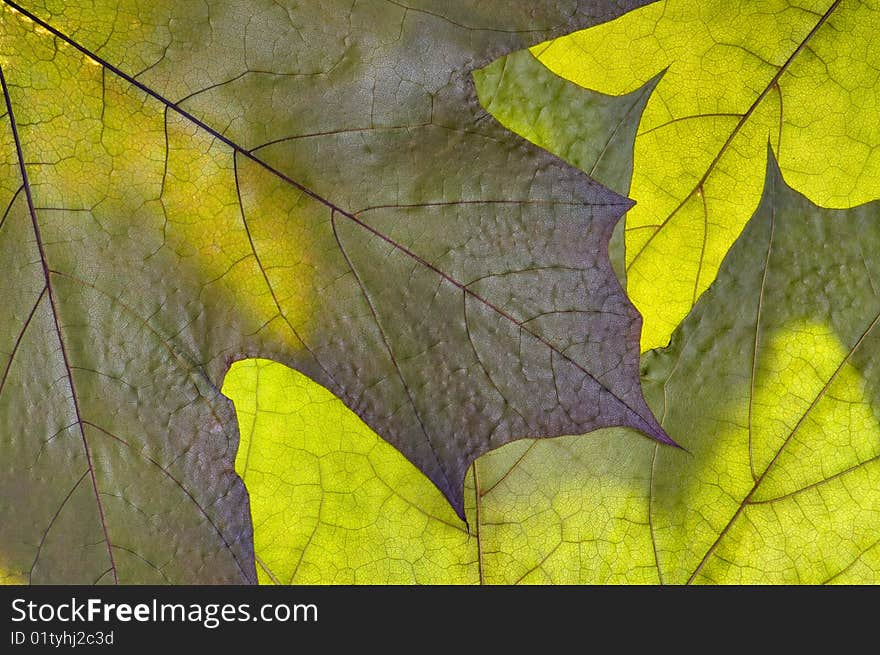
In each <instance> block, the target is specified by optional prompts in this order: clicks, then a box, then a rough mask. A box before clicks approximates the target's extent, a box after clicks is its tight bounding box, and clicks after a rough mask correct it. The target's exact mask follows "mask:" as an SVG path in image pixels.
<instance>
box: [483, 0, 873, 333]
mask: <svg viewBox="0 0 880 655" xmlns="http://www.w3.org/2000/svg"><path fill="white" fill-rule="evenodd" d="M878 30H880V7H878V6H877V4H876V3H874V2H858V1H855V0H852V1H850V0H834V1H832V0H816V1H810V2H807V3H792V2H787V1H780V0H773V1H768V2H750V3H734V4H731V3H730V2H724V1H721V0H712V1H710V2H694V1H692V0H666V1H663V2H658V3H655V4H651V5H648V6H646V7H643V8H641V9H638V10H636V11H633V12H630V13H628V14H627V15H626V16H623V17H622V18H620V19H618V20H616V21H613V22H611V23H607V24H604V25H600V26H597V27H594V28H590V29H587V30H584V31H582V32H578V33H576V34H572V35H569V36H566V37H561V38H558V39H556V40H554V41H550V42H547V43H545V44H541V45H539V46H536V47H534V48H532V53H533V54H534V55H535V56H537V57H538V58H539V59H540V61H541V62H542V63H544V64H545V65H546V66H548V67H549V68H550V69H551V70H552V71H554V72H555V73H557V74H558V75H560V76H562V77H563V78H566V79H568V80H571V81H573V82H575V83H577V84H578V85H580V86H581V87H585V88H587V89H591V90H594V91H600V92H603V93H608V94H623V93H630V92H635V91H636V90H638V89H639V88H641V87H643V85H646V84H647V85H648V86H649V87H653V85H654V83H656V88H654V89H653V90H652V91H651V97H650V100H649V101H648V103H647V105H646V106H645V108H644V112H643V113H642V115H641V120H640V123H639V128H638V135H637V137H636V139H635V149H634V155H633V156H634V162H633V177H632V187H631V192H630V195H631V196H632V198H633V199H634V200H636V202H637V205H636V206H635V208H633V209H632V210H631V211H630V212H629V213H628V214H627V218H626V269H627V291H628V293H629V295H630V297H631V298H632V299H633V302H634V303H635V305H636V307H637V308H638V309H639V311H640V312H641V313H642V314H643V316H644V318H645V325H644V330H643V332H642V349H643V350H649V349H650V348H654V347H658V346H664V345H666V343H667V342H668V340H669V336H670V334H671V333H672V331H673V329H674V328H675V326H676V325H678V323H679V322H680V321H681V320H682V319H683V318H684V317H685V315H686V314H687V313H688V311H689V310H690V308H691V307H692V306H693V304H694V302H695V301H696V299H697V298H699V296H700V295H701V294H702V293H703V292H704V291H705V290H706V289H707V288H708V286H709V284H711V282H712V280H714V279H715V275H716V272H717V270H718V267H719V265H720V263H721V261H722V259H723V257H724V255H725V253H726V252H727V250H728V248H729V247H730V245H731V244H732V243H733V242H734V240H735V239H736V237H737V235H739V233H740V231H741V230H742V229H743V226H744V225H745V224H746V222H747V221H748V219H749V218H750V217H751V216H752V214H753V213H754V211H755V208H756V207H757V204H758V200H759V198H760V196H761V189H762V184H763V172H764V168H765V162H766V156H767V151H766V144H767V142H768V141H769V142H770V143H771V144H772V145H773V150H774V152H775V153H776V156H777V158H778V161H779V165H780V168H781V170H782V172H783V174H784V176H785V179H786V180H787V181H788V182H789V183H790V184H791V185H792V187H793V188H795V189H797V190H798V191H800V192H801V193H803V194H804V195H806V196H807V197H808V198H810V199H811V200H813V201H814V202H815V203H816V204H818V205H821V206H824V207H835V208H846V207H853V206H855V205H858V204H861V203H864V202H867V201H870V200H873V199H875V198H877V197H878V196H880V147H878V146H880V121H878V120H877V108H878V106H880V84H878V69H880V46H878V42H877V40H876V38H875V35H876V33H877V32H878ZM621 52H626V56H620V53H621ZM660 73H662V77H661V79H660V80H659V82H656V80H654V79H653V78H654V77H655V76H657V75H658V74H660ZM521 84H522V86H523V87H524V88H525V95H527V96H532V98H531V99H530V102H532V103H535V104H538V103H540V99H539V98H536V97H534V96H535V95H541V94H542V87H541V86H540V85H533V84H530V83H529V82H528V81H525V80H524V81H523V82H522V83H521ZM491 91H492V90H491V85H490V84H488V83H486V84H485V85H484V91H483V94H484V96H485V95H487V94H490V93H491ZM588 97H589V96H588ZM583 101H584V102H586V101H588V100H587V98H586V97H585V98H584V100H583ZM498 115H499V118H500V119H501V120H502V122H504V123H505V124H506V125H508V126H509V127H511V128H512V129H514V130H515V131H517V132H520V133H522V134H524V135H527V136H529V138H531V139H532V140H534V141H536V142H537V143H540V144H542V145H547V146H548V147H549V148H550V149H551V150H552V151H553V152H557V154H560V155H562V156H565V147H566V146H565V144H571V143H576V142H577V141H578V139H583V138H585V135H584V132H588V131H589V130H590V129H591V127H590V122H584V123H581V124H580V125H574V124H570V123H564V122H558V123H555V127H554V126H550V124H549V123H545V125H544V127H543V130H542V129H541V128H540V127H539V126H538V125H537V124H536V123H535V122H534V117H529V116H523V115H517V114H516V112H515V111H512V110H510V109H509V108H508V109H503V110H501V112H500V113H499V114H498ZM548 132H550V134H548ZM567 132H571V133H570V134H569V133H567ZM626 187H629V185H626ZM624 190H625V189H624Z"/></svg>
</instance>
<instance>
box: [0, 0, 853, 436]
mask: <svg viewBox="0 0 880 655" xmlns="http://www.w3.org/2000/svg"><path fill="white" fill-rule="evenodd" d="M3 2H4V4H6V5H8V6H9V7H11V8H13V9H14V10H15V11H17V12H19V13H20V14H22V15H23V16H25V17H26V18H28V19H29V20H30V21H32V22H34V23H35V24H37V25H39V26H40V27H42V28H44V29H45V30H47V31H48V32H50V33H51V34H52V35H54V36H55V37H57V38H59V39H61V40H62V41H64V42H65V43H67V44H68V45H70V46H71V47H73V48H75V49H76V50H78V51H79V52H81V53H82V54H83V55H85V56H86V57H88V58H89V59H90V60H92V61H94V62H96V63H97V64H99V65H100V66H102V67H103V68H105V69H106V70H109V71H111V72H112V73H113V74H114V75H116V76H118V77H120V78H121V79H123V80H125V81H126V82H128V83H129V84H131V85H132V86H134V87H136V88H138V89H139V90H141V91H142V92H143V93H145V94H147V95H148V96H150V97H151V98H153V99H155V100H157V101H158V102H160V103H161V104H163V105H164V106H166V107H168V108H169V109H172V110H173V111H175V112H176V113H178V114H179V115H181V116H182V117H184V118H185V119H187V120H188V121H191V122H192V123H193V124H195V125H196V126H198V127H199V128H201V129H202V130H204V131H205V132H207V133H208V134H210V135H211V136H212V137H214V138H216V139H217V140H219V141H220V142H222V143H223V144H225V145H226V146H228V147H229V148H230V149H232V150H233V151H234V152H235V153H238V154H240V155H241V156H243V157H246V158H247V159H249V160H250V161H252V162H253V163H255V164H257V165H258V166H260V167H261V168H263V169H265V170H266V171H267V172H269V173H271V174H273V175H274V176H276V177H278V178H279V179H281V180H283V181H285V182H286V183H288V184H290V185H291V186H293V187H295V188H297V189H298V190H300V191H301V192H302V193H304V194H305V195H307V196H309V197H310V198H312V199H313V200H315V201H317V202H319V203H320V204H322V205H324V206H325V207H327V208H328V209H330V210H331V213H332V212H336V213H338V214H339V215H341V216H344V217H345V218H347V219H349V220H350V221H352V222H354V223H356V224H357V225H358V226H360V227H361V228H363V229H365V230H367V231H368V232H370V233H371V234H373V235H374V236H376V237H378V238H379V239H381V240H383V241H384V242H386V243H388V244H389V245H390V246H392V247H393V248H395V249H396V250H398V251H400V252H401V253H402V254H404V255H405V256H407V257H409V258H411V259H413V260H414V261H416V262H417V263H419V264H421V265H422V266H424V267H426V268H428V269H429V270H431V271H433V272H434V273H435V274H437V275H438V276H440V277H442V278H443V279H445V280H446V281H448V282H449V283H451V284H453V285H454V286H455V287H457V288H459V289H460V290H461V291H462V292H464V293H465V294H467V295H469V296H471V297H472V298H474V300H477V301H478V302H480V303H481V304H483V305H485V306H486V307H487V308H488V309H490V310H491V311H493V312H495V313H497V314H499V315H500V316H502V317H503V318H505V319H507V320H508V321H510V322H511V323H513V324H515V325H516V326H517V327H518V328H519V329H520V330H522V331H523V332H525V333H527V334H529V335H530V336H532V337H533V338H535V339H536V340H537V341H539V342H540V343H542V344H543V345H544V346H546V347H547V348H548V349H549V350H550V351H551V352H555V353H556V354H558V355H559V356H560V357H562V358H563V359H565V360H566V361H567V362H569V363H570V364H571V365H573V366H574V367H575V368H577V369H578V370H579V371H581V372H582V373H583V374H584V375H586V376H588V377H589V378H590V379H591V380H593V381H594V382H595V383H596V384H597V385H598V386H599V387H600V388H601V389H603V390H604V391H605V392H606V393H608V394H609V395H610V396H611V397H612V398H614V399H615V400H616V401H617V402H618V403H619V404H620V405H621V406H622V407H624V408H625V409H626V410H627V411H628V412H629V413H631V414H632V415H633V416H635V417H637V419H639V420H640V421H641V422H642V423H643V424H644V425H643V427H642V428H640V429H641V430H642V431H644V432H645V433H646V434H650V435H651V436H652V437H653V438H655V439H657V440H658V441H661V442H663V443H666V444H669V445H674V442H673V441H672V440H671V439H670V438H669V437H668V436H667V435H666V434H665V432H662V431H661V432H657V431H656V430H655V429H654V428H653V427H651V426H652V421H651V420H650V419H649V418H648V417H645V416H643V415H642V414H641V413H640V412H639V411H637V410H636V409H635V408H633V407H632V406H630V405H629V403H627V402H626V401H625V400H623V399H622V398H620V397H619V396H618V395H617V394H615V393H614V392H613V391H612V390H611V389H609V388H608V387H607V386H606V385H604V384H602V382H601V381H599V380H598V379H597V378H596V377H595V376H594V375H593V374H592V373H591V372H590V371H588V370H587V369H586V368H585V367H584V366H583V365H582V364H580V363H579V362H578V361H576V360H574V359H573V358H572V357H570V356H569V355H567V354H566V353H564V352H562V351H561V350H560V349H559V348H557V347H556V346H554V345H553V344H552V343H550V342H549V341H548V340H547V339H546V338H544V337H543V336H541V335H539V334H536V333H534V332H532V331H531V330H529V329H528V328H527V327H526V326H525V324H524V322H522V321H518V320H517V319H516V318H514V317H513V316H512V315H510V314H509V313H507V312H505V311H504V310H502V309H501V308H500V307H498V306H496V305H494V304H493V303H492V302H491V301H489V300H488V299H486V298H484V297H483V296H481V295H479V294H477V293H476V292H474V291H473V290H471V289H470V288H468V287H467V286H466V285H465V284H463V283H461V282H460V281H458V280H456V279H455V278H454V277H452V276H451V275H449V274H448V273H446V272H445V271H443V270H442V269H440V268H438V267H437V266H435V265H434V264H432V263H430V262H428V261H427V260H425V259H424V258H423V257H421V256H419V255H418V254H416V253H415V252H413V251H411V250H409V249H408V248H406V247H405V246H404V245H402V244H400V243H398V242H396V241H395V240H393V239H392V238H390V237H388V236H387V235H385V234H383V233H382V232H380V231H379V230H377V229H376V228H374V227H372V226H371V225H369V224H367V223H365V222H364V221H362V220H361V219H360V218H358V217H357V216H356V215H355V214H354V213H352V212H349V211H346V210H344V209H342V208H341V207H339V206H337V205H336V204H334V203H333V202H332V201H330V200H328V199H327V198H325V197H323V196H321V195H320V194H318V193H317V192H315V191H314V190H312V189H310V188H308V187H306V186H305V185H303V184H302V183H300V182H298V181H296V180H294V179H293V178H291V177H290V176H289V175H287V174H286V173H284V172H282V171H280V170H279V169H277V168H275V167H274V166H272V165H271V164H269V163H268V162H265V161H264V160H262V159H260V158H259V157H257V156H256V155H254V154H253V151H250V150H248V149H246V148H244V147H243V146H241V145H239V144H238V143H236V142H235V141H233V140H232V139H230V138H229V137H227V136H225V135H223V134H222V133H220V132H218V131H217V130H215V129H214V128H212V127H210V126H209V125H207V124H206V123H205V122H203V121H202V120H200V119H199V118H197V117H196V116H194V115H193V114H191V113H190V112H188V111H187V110H186V109H184V108H182V107H180V106H179V105H177V104H176V103H174V102H173V101H171V100H169V99H167V98H165V97H164V96H162V95H161V94H160V93H158V92H157V91H155V90H153V89H152V88H150V87H149V86H147V85H146V84H144V83H143V82H140V81H139V80H137V79H135V78H134V77H132V76H131V75H128V74H127V73H125V72H124V71H122V70H121V69H120V68H118V67H117V66H115V65H113V64H111V63H110V62H108V61H106V60H105V59H103V58H102V57H100V56H99V55H97V54H96V53H94V52H92V51H90V50H89V49H88V48H86V47H85V46H83V45H81V44H80V43H78V42H77V41H75V40H74V39H73V38H71V37H69V36H68V35H66V34H64V33H63V32H61V31H60V30H59V29H57V28H56V27H54V26H53V25H51V24H50V23H47V22H46V21H44V20H43V19H41V18H39V17H38V16H36V15H35V14H33V13H31V12H30V11H28V10H27V9H25V8H24V7H22V6H20V5H19V4H17V3H16V2H13V1H12V0H3ZM837 2H840V0H837ZM22 165H23V162H22ZM517 202H519V203H521V204H529V203H530V202H531V201H517ZM538 202H541V201H538ZM545 202H546V201H545ZM629 205H630V203H629V202H620V203H613V202H610V203H608V206H609V207H612V206H613V207H617V206H620V207H621V208H623V209H625V208H627V207H628V206H629Z"/></svg>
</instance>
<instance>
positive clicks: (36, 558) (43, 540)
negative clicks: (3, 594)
mask: <svg viewBox="0 0 880 655" xmlns="http://www.w3.org/2000/svg"><path fill="white" fill-rule="evenodd" d="M88 474H89V470H88V469H86V470H85V471H83V474H82V475H81V476H79V479H78V480H77V481H76V482H75V483H74V485H73V486H72V487H71V488H70V491H68V492H67V495H66V496H65V497H64V500H62V501H61V504H60V505H59V506H58V509H57V510H55V513H54V514H53V515H52V518H51V519H50V520H49V525H47V526H46V529H45V530H43V536H42V537H40V543H39V545H37V552H36V554H35V555H34V561H33V563H32V564H31V570H30V571H28V583H30V584H33V581H32V578H33V575H34V569H35V568H36V567H37V562H38V561H39V559H40V553H41V552H42V550H43V544H45V543H46V537H48V536H49V531H50V530H51V529H52V526H53V525H55V521H57V520H58V517H59V516H60V515H61V510H63V509H64V506H65V505H67V501H68V500H70V497H71V496H72V495H73V492H74V491H76V489H77V487H79V483H80V482H82V481H83V480H85V478H86V476H87V475H88Z"/></svg>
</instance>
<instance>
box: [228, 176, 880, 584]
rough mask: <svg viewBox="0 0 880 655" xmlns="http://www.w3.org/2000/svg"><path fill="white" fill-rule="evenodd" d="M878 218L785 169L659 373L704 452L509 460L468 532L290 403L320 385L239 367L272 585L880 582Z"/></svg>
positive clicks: (659, 403) (312, 410) (567, 450)
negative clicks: (790, 176) (828, 201)
mask: <svg viewBox="0 0 880 655" xmlns="http://www.w3.org/2000/svg"><path fill="white" fill-rule="evenodd" d="M878 221H880V203H877V202H874V203H870V204H867V205H863V206H860V207H857V208H854V209H851V210H830V209H821V208H818V207H816V206H815V205H813V204H812V203H811V202H810V201H809V200H807V199H806V198H805V197H803V196H801V195H800V194H798V193H797V192H795V191H793V190H792V189H790V188H789V187H788V186H787V185H786V184H785V183H784V181H783V180H782V178H781V176H780V174H779V171H778V169H777V168H776V166H775V164H774V163H773V162H771V168H770V171H769V173H768V176H767V182H766V188H765V192H764V197H763V199H762V201H761V205H760V207H759V209H758V212H757V214H756V215H755V217H754V218H753V219H752V221H751V222H750V223H749V225H748V226H747V227H746V230H745V231H744V233H743V234H742V236H741V237H740V239H739V240H738V241H737V243H736V244H735V245H734V247H733V249H732V250H731V252H730V254H729V255H728V257H727V258H726V259H725V262H724V264H723V265H722V267H721V269H720V272H719V277H718V280H717V281H716V283H715V285H713V287H712V288H711V289H710V290H709V291H708V292H707V293H706V294H705V295H704V296H703V298H702V299H701V300H700V301H699V302H698V304H697V306H696V307H695V309H694V311H693V313H692V314H691V315H690V316H689V317H688V319H687V320H686V321H685V322H684V323H683V324H682V326H681V327H680V328H679V330H678V331H677V333H676V335H675V336H674V338H673V341H672V343H671V345H670V347H669V348H668V349H667V350H665V351H655V352H652V353H649V354H648V355H647V356H646V357H645V359H644V369H645V376H646V389H647V390H648V395H649V401H650V403H651V405H652V406H653V407H654V408H655V410H657V411H658V412H661V413H662V415H663V425H664V427H666V428H667V429H668V430H670V431H673V432H674V433H675V434H680V435H682V441H683V445H685V446H686V447H687V448H688V449H689V450H690V454H689V455H686V454H683V453H682V452H681V451H673V450H670V449H663V448H656V447H655V446H653V445H651V444H650V443H649V442H647V441H643V442H641V443H638V444H636V446H635V447H633V446H632V445H631V444H629V443H627V442H626V440H623V439H620V438H619V435H616V434H614V433H613V432H612V431H602V432H599V433H595V434H592V435H584V436H579V437H564V438H562V439H558V440H541V441H533V442H517V443H515V444H510V445H508V446H505V447H504V448H502V449H500V450H498V451H495V452H493V453H490V454H488V455H485V456H484V457H483V458H481V459H480V460H478V461H477V463H476V468H475V469H474V472H473V478H472V483H471V484H470V485H469V489H468V490H469V494H470V496H469V498H470V502H469V510H468V511H469V517H470V523H471V534H470V535H468V534H466V533H464V532H463V531H462V530H461V529H460V528H459V526H458V525H457V524H456V523H455V522H454V520H452V519H453V518H454V517H453V515H452V514H451V512H449V511H448V510H447V509H446V507H445V505H444V503H442V499H441V498H440V496H439V494H437V493H436V492H435V491H433V490H432V489H431V488H430V485H428V484H427V482H426V481H425V480H424V479H423V478H421V476H419V474H418V473H417V472H416V471H415V470H414V469H413V468H412V466H411V465H409V464H408V463H407V462H405V461H404V460H402V458H400V457H399V455H397V454H396V453H394V452H393V451H391V450H390V449H389V448H387V447H383V445H382V444H381V443H380V442H378V440H377V439H376V437H375V436H374V435H371V434H370V433H369V431H368V430H366V428H365V427H364V426H363V425H362V424H360V422H359V421H358V420H357V419H356V417H353V416H351V415H350V412H347V411H346V410H345V409H344V408H343V407H342V406H341V404H340V403H339V402H338V401H337V400H334V399H333V398H332V397H331V396H330V394H328V393H327V392H321V391H320V390H315V389H314V388H310V389H309V390H308V393H307V394H306V395H304V396H302V397H301V399H300V401H299V403H298V404H296V405H291V404H290V403H289V402H288V401H287V399H286V394H285V392H284V390H285V389H288V388H291V387H294V388H296V387H303V385H304V381H303V379H302V377H301V376H299V375H298V374H297V373H295V372H293V371H290V370H289V369H285V368H284V367H281V366H280V365H278V364H267V363H247V364H242V365H241V366H240V367H239V368H236V369H234V371H233V373H232V378H233V379H231V380H230V381H229V382H228V383H227V384H228V390H229V391H230V392H232V391H233V390H234V391H235V399H236V406H237V408H238V410H239V417H240V420H241V422H242V433H243V445H244V449H243V451H242V453H241V454H240V456H239V461H238V468H239V470H240V471H241V472H242V474H243V476H244V477H245V479H246V480H247V482H248V486H249V488H250V489H251V490H252V493H253V502H254V505H253V507H254V516H255V543H256V549H257V553H258V557H259V558H260V560H261V569H260V575H261V580H263V581H264V582H290V581H293V582H334V581H335V582H361V583H363V582H372V583H379V582H421V583H426V582H446V583H452V582H467V583H477V582H480V581H484V582H490V583H491V582H502V583H514V582H539V583H548V582H555V583H560V582H567V583H572V582H588V583H597V582H650V583H658V582H663V583H673V584H676V583H678V584H683V583H707V582H708V583H755V582H763V583H823V582H835V583H865V582H877V581H878V579H880V541H878V538H877V535H878V534H880V494H878V493H877V489H878V488H880V365H878V362H877V358H876V356H875V354H876V353H877V352H878V351H880V328H878V323H880V230H878V229H877V227H876V226H877V223H878ZM856 235H857V236H858V238H854V236H856ZM233 387H235V389H233ZM297 395H298V394H297ZM314 423H318V424H320V425H337V426H338V428H337V429H336V430H334V431H333V432H332V433H330V434H332V436H331V437H330V438H328V439H325V440H320V439H318V438H317V433H316V432H315V430H314ZM279 457H280V458H283V462H284V463H283V465H282V466H278V465H277V464H276V460H277V458H279ZM291 470H296V471H297V473H296V475H295V476H287V474H286V473H284V472H286V471H291Z"/></svg>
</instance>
